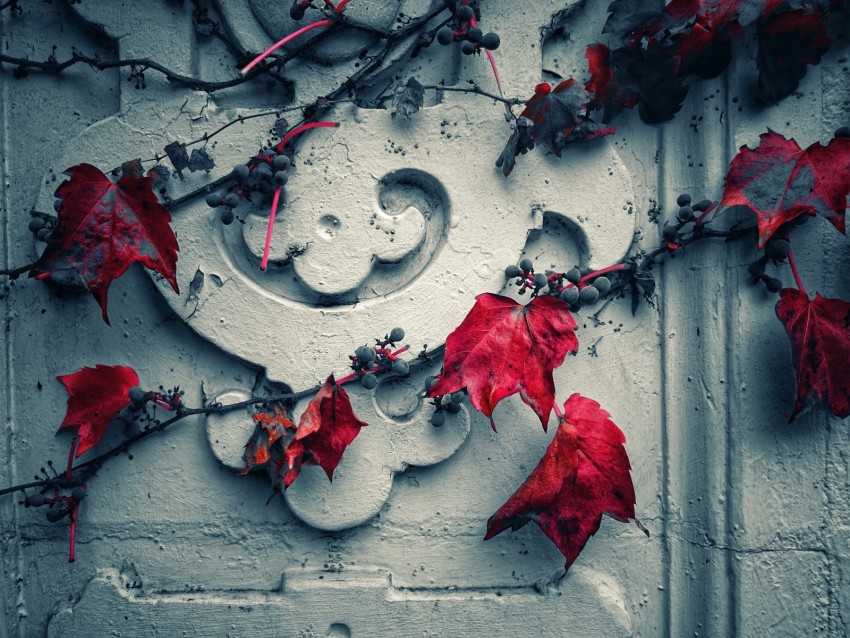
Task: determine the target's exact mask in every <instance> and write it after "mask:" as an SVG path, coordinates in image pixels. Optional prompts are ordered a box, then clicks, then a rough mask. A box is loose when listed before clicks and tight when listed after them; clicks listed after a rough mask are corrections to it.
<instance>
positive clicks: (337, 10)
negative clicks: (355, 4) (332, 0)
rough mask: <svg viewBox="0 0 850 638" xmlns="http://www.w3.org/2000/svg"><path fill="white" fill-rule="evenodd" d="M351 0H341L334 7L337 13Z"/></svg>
mask: <svg viewBox="0 0 850 638" xmlns="http://www.w3.org/2000/svg"><path fill="white" fill-rule="evenodd" d="M349 2H351V0H342V2H340V3H339V5H338V6H337V8H336V12H337V13H342V11H343V9H345V5H347V4H348V3H349Z"/></svg>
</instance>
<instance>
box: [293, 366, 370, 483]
mask: <svg viewBox="0 0 850 638" xmlns="http://www.w3.org/2000/svg"><path fill="white" fill-rule="evenodd" d="M366 425H368V424H367V423H364V422H363V421H360V420H359V419H358V418H357V417H356V416H355V414H354V410H352V409H351V401H349V399H348V395H347V394H346V393H345V390H344V389H343V388H342V386H339V385H337V384H336V381H335V380H334V376H333V375H331V376H329V377H328V379H327V381H325V384H324V385H323V386H322V387H321V388H320V389H319V391H318V392H317V393H316V396H315V397H313V399H312V401H310V404H309V405H308V406H307V409H306V410H305V411H304V414H302V415H301V421H300V422H299V423H298V429H297V430H296V431H295V438H294V439H293V440H292V442H291V443H290V444H289V447H287V448H286V464H287V467H288V468H289V469H288V470H287V472H286V474H285V475H284V477H283V486H284V487H285V488H286V487H289V486H290V485H292V482H293V481H294V480H295V479H296V478H298V475H299V474H300V473H301V466H302V465H303V464H305V463H306V464H308V465H320V466H321V467H322V469H324V470H325V472H326V473H327V475H328V478H329V479H330V480H333V474H334V470H335V469H336V466H337V465H339V461H340V459H341V458H342V453H343V452H345V448H347V447H348V446H349V445H351V442H352V441H353V440H354V439H355V438H356V437H357V435H358V434H360V428H362V427H365V426H366Z"/></svg>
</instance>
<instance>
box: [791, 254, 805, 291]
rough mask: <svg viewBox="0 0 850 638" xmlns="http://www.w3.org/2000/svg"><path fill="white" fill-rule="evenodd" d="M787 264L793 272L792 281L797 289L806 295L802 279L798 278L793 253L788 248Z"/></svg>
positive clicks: (798, 274) (798, 273) (798, 272)
mask: <svg viewBox="0 0 850 638" xmlns="http://www.w3.org/2000/svg"><path fill="white" fill-rule="evenodd" d="M788 265H789V266H791V272H792V273H794V281H796V282H797V290H799V291H800V292H802V293H803V294H804V295H806V297H808V294H806V289H805V288H804V287H803V280H802V279H800V271H798V270H797V264H796V263H795V262H794V255H793V253H792V252H791V251H790V250H789V251H788Z"/></svg>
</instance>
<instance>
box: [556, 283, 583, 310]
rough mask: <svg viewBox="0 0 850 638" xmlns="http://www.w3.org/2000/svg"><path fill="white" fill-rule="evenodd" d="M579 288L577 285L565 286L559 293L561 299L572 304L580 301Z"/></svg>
mask: <svg viewBox="0 0 850 638" xmlns="http://www.w3.org/2000/svg"><path fill="white" fill-rule="evenodd" d="M578 296H579V292H578V288H577V287H576V286H570V287H569V288H564V289H563V290H562V291H561V294H560V295H559V298H560V299H561V301H563V302H565V303H568V304H570V305H571V306H572V305H573V304H574V303H575V302H577V301H578Z"/></svg>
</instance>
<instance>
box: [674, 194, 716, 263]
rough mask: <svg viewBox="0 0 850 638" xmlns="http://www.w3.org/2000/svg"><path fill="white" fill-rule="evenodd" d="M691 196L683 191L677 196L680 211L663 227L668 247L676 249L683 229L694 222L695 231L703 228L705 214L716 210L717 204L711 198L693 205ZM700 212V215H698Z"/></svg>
mask: <svg viewBox="0 0 850 638" xmlns="http://www.w3.org/2000/svg"><path fill="white" fill-rule="evenodd" d="M691 201H692V200H691V196H690V195H688V194H687V193H682V194H681V195H679V197H677V198H676V204H677V205H678V206H679V212H678V213H676V220H675V221H668V222H667V223H666V224H665V225H664V228H662V229H661V236H662V237H663V238H664V241H665V242H667V245H668V248H670V249H671V250H675V249H676V248H678V241H677V240H678V238H679V237H680V236H681V232H682V229H684V228H685V226H687V225H688V224H690V223H691V222H693V224H694V228H693V230H694V231H699V230H701V229H702V220H703V219H705V216H706V215H707V214H708V213H710V212H711V211H712V210H714V207H715V206H716V204H715V203H714V202H712V201H711V200H709V199H704V200H702V201H701V202H697V203H696V204H693V205H691ZM697 213H699V215H697Z"/></svg>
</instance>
